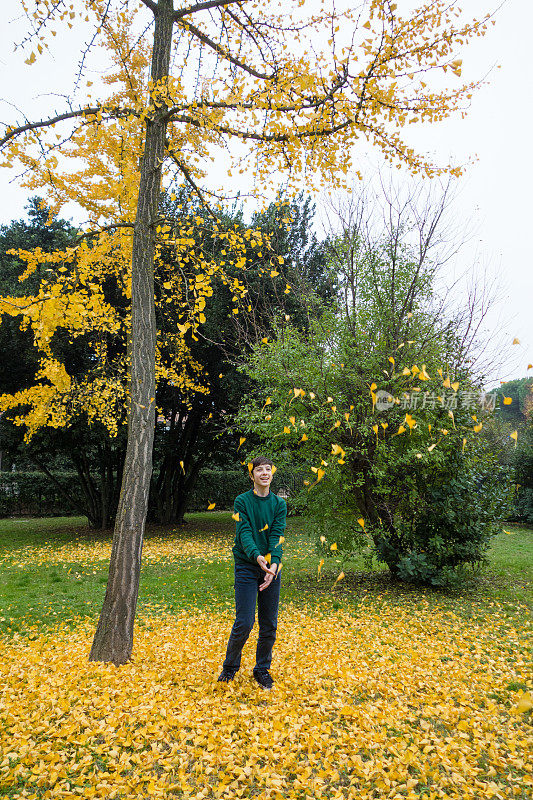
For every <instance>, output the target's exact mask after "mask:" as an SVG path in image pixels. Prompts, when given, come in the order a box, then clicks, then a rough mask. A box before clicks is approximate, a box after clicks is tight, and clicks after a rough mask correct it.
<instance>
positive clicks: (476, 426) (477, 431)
mask: <svg viewBox="0 0 533 800" xmlns="http://www.w3.org/2000/svg"><path fill="white" fill-rule="evenodd" d="M482 427H483V423H482V422H478V424H477V425H474V431H475V432H476V433H479V432H480V430H481V428H482Z"/></svg>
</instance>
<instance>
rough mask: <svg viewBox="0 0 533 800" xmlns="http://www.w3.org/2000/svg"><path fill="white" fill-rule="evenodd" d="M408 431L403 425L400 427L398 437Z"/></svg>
mask: <svg viewBox="0 0 533 800" xmlns="http://www.w3.org/2000/svg"><path fill="white" fill-rule="evenodd" d="M406 430H407V428H404V426H403V425H400V427H399V428H398V433H397V434H396V435H398V434H399V433H405V431H406Z"/></svg>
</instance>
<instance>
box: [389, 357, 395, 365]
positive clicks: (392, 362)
mask: <svg viewBox="0 0 533 800" xmlns="http://www.w3.org/2000/svg"><path fill="white" fill-rule="evenodd" d="M389 361H390V363H391V364H392V365H394V364H396V361H395V360H394V359H393V357H392V356H389Z"/></svg>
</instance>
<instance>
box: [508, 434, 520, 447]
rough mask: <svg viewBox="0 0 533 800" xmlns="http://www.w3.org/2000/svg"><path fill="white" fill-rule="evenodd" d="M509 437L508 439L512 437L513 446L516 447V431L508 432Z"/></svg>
mask: <svg viewBox="0 0 533 800" xmlns="http://www.w3.org/2000/svg"><path fill="white" fill-rule="evenodd" d="M509 438H510V439H514V444H515V447H516V445H517V443H518V431H513V432H512V433H510V434H509Z"/></svg>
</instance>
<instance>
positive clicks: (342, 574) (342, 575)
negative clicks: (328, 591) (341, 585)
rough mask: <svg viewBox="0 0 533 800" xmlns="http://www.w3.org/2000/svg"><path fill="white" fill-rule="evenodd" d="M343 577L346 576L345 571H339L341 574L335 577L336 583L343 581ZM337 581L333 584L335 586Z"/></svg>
mask: <svg viewBox="0 0 533 800" xmlns="http://www.w3.org/2000/svg"><path fill="white" fill-rule="evenodd" d="M343 578H344V572H339V574H338V575H337V577H336V579H335V583H338V582H339V581H342V579H343ZM335 583H334V584H333V586H335Z"/></svg>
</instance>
